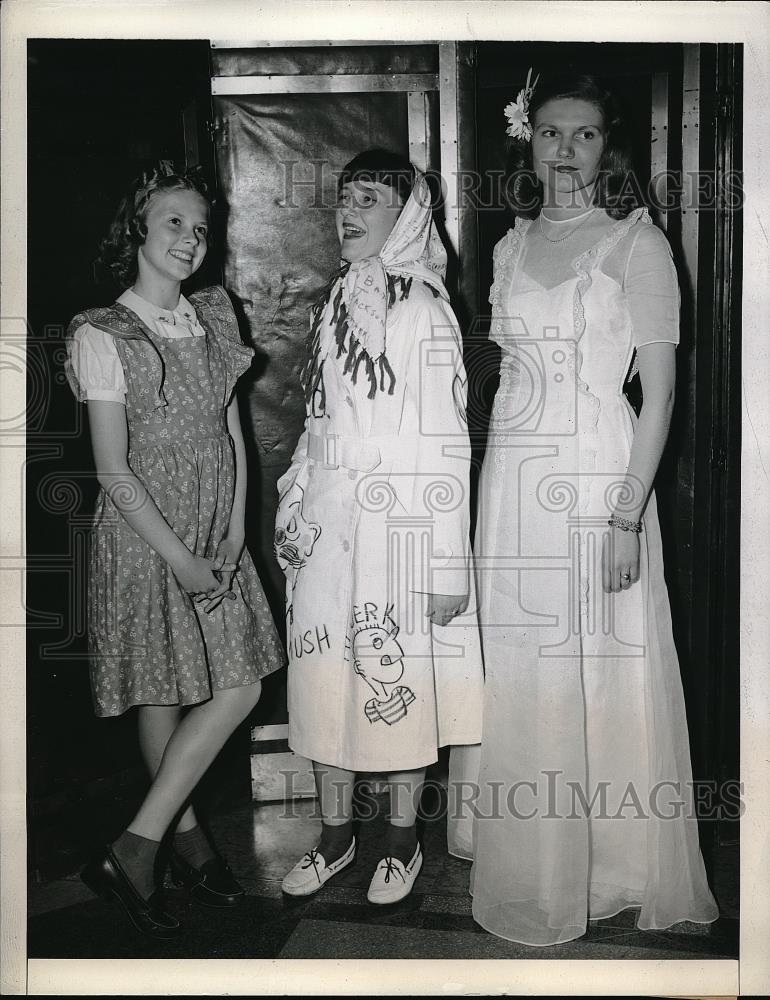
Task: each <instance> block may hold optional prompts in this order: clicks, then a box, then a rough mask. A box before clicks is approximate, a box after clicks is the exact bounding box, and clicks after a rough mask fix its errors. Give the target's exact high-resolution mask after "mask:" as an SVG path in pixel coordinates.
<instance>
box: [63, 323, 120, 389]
mask: <svg viewBox="0 0 770 1000" xmlns="http://www.w3.org/2000/svg"><path fill="white" fill-rule="evenodd" d="M67 361H68V365H67V369H68V370H67V375H68V377H69V381H70V385H71V386H72V389H73V392H75V395H76V396H77V397H78V399H79V400H81V401H82V400H88V399H104V400H108V401H110V402H114V403H125V402H126V378H125V375H124V373H123V365H122V364H121V363H120V357H119V356H118V349H117V347H116V346H115V338H114V337H113V336H111V335H110V334H109V333H106V332H105V331H104V330H99V329H97V328H96V327H95V326H91V324H90V323H84V324H83V325H82V326H80V327H78V328H77V330H75V331H74V333H73V334H72V335H71V336H70V337H68V338H67Z"/></svg>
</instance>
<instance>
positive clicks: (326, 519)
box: [275, 150, 483, 903]
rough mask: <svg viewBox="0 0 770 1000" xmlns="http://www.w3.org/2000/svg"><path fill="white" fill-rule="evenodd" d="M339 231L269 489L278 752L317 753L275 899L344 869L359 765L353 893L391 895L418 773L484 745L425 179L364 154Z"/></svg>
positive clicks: (459, 391) (401, 892) (409, 831)
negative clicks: (283, 586)
mask: <svg viewBox="0 0 770 1000" xmlns="http://www.w3.org/2000/svg"><path fill="white" fill-rule="evenodd" d="M336 222H337V232H338V235H339V239H340V243H341V248H342V258H343V263H342V269H341V271H340V273H339V275H338V276H337V277H336V278H335V279H334V280H333V282H332V283H331V285H330V288H329V289H328V291H327V293H326V294H325V295H324V296H323V297H322V299H321V300H320V302H319V303H318V305H317V306H316V308H315V309H314V312H313V317H312V325H311V331H310V338H309V341H308V357H307V361H306V364H305V367H304V370H303V373H302V382H303V387H304V390H305V395H306V404H307V416H306V422H305V430H304V433H303V434H302V436H301V438H300V441H299V443H298V445H297V449H296V451H295V454H294V456H293V459H292V463H291V466H290V468H289V470H288V471H287V472H286V474H285V475H284V476H283V477H282V478H281V480H280V481H279V484H278V489H279V493H280V506H279V510H278V515H277V519H276V531H275V549H276V555H277V558H278V560H279V562H280V564H281V566H282V567H283V569H284V571H285V573H286V577H287V638H288V646H289V656H290V665H289V684H288V700H289V745H290V746H291V748H292V750H294V751H295V752H296V753H298V754H300V755H302V756H304V757H307V758H309V759H310V760H311V761H313V764H314V770H315V776H316V784H317V788H318V795H319V801H320V807H321V812H322V818H323V832H322V836H321V840H320V843H319V844H318V845H317V846H316V847H315V848H314V849H313V850H311V851H309V852H308V853H307V854H306V855H304V857H303V858H301V859H300V861H299V862H298V863H297V864H296V865H295V867H294V868H293V869H292V870H291V871H290V872H289V873H288V875H287V876H286V878H285V879H284V882H283V889H284V891H285V892H287V893H289V894H291V895H296V896H304V895H309V894H310V893H312V892H315V891H317V890H318V889H320V888H321V886H322V885H323V884H324V883H325V882H326V881H327V880H328V879H329V878H330V877H331V876H332V875H334V874H335V873H337V872H339V871H341V870H342V869H343V868H345V867H346V866H347V865H349V864H350V863H351V862H352V861H353V858H354V854H355V839H354V837H353V832H352V798H353V784H354V779H355V773H356V772H357V771H367V772H371V771H376V772H384V773H387V775H388V778H389V780H390V783H391V815H390V823H389V825H388V839H387V843H386V844H385V845H384V847H383V852H382V860H381V861H380V863H379V864H378V865H377V867H376V870H375V872H374V876H373V878H372V882H371V886H370V889H369V894H368V898H369V900H370V901H371V902H373V903H390V902H395V901H397V900H398V899H401V898H403V897H405V896H406V895H408V893H409V892H410V891H411V888H412V886H413V884H414V880H415V879H416V877H417V875H418V873H419V871H420V867H421V865H422V853H421V850H420V846H419V844H418V842H417V837H416V831H415V821H416V815H417V806H418V802H419V794H420V790H421V787H422V784H423V781H424V775H425V768H426V766H427V765H429V764H431V763H433V762H435V761H436V759H437V750H438V748H439V747H440V746H444V745H448V744H458V743H460V744H465V743H476V742H478V740H479V739H480V716H481V704H482V688H483V670H482V664H481V655H480V644H479V637H478V630H477V628H476V620H475V600H474V597H473V584H472V578H471V575H470V574H469V572H468V561H469V541H468V529H469V517H468V475H469V459H470V449H469V443H468V435H467V429H466V424H465V373H464V369H463V365H462V354H461V340H460V335H459V331H458V327H457V321H456V319H455V316H454V314H453V312H452V310H451V308H450V306H449V302H448V296H447V292H446V289H445V287H444V283H443V275H444V271H445V266H446V253H445V250H444V247H443V245H442V244H441V241H440V239H439V237H438V235H437V234H436V232H435V229H434V226H433V222H432V214H431V199H430V192H429V189H428V185H427V182H426V181H425V178H424V177H422V176H420V175H418V174H417V172H416V171H415V170H414V168H413V167H412V165H411V164H410V163H409V162H408V161H407V160H404V159H402V158H401V157H399V156H396V155H395V154H391V153H387V152H385V151H382V150H370V151H368V152H366V153H362V154H360V155H359V156H357V157H356V158H355V159H354V160H352V161H351V162H350V163H349V164H348V165H347V167H346V168H345V169H344V171H343V172H342V175H341V178H340V182H339V204H338V208H337V215H336ZM468 609H469V610H468ZM450 622H452V625H451V626H450V627H447V626H449V623H450Z"/></svg>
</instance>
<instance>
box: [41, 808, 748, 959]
mask: <svg viewBox="0 0 770 1000" xmlns="http://www.w3.org/2000/svg"><path fill="white" fill-rule="evenodd" d="M289 810H290V814H287V811H286V807H284V806H283V805H276V804H253V803H251V802H246V803H244V802H240V803H235V804H231V805H230V806H229V807H228V808H224V809H222V810H221V811H220V812H219V813H218V814H217V815H216V816H215V817H214V818H213V819H212V821H211V829H212V833H213V835H214V837H215V839H216V842H217V844H218V846H219V848H220V850H221V851H222V852H223V853H224V854H225V855H226V856H227V858H228V860H229V862H230V864H231V867H232V868H233V870H234V871H235V872H236V874H237V875H238V877H239V878H240V880H241V881H242V883H243V884H244V886H245V887H246V889H247V892H248V896H247V898H246V900H245V901H244V902H243V903H242V905H240V906H238V907H237V908H234V909H233V910H231V911H230V910H225V911H211V910H206V909H204V908H202V907H198V906H196V905H194V904H191V903H190V901H189V900H188V899H187V898H186V896H185V894H184V893H183V892H182V891H181V890H176V889H173V888H172V887H171V888H169V890H168V899H169V903H168V905H169V908H170V909H171V910H172V911H173V912H174V913H175V914H176V915H177V916H178V917H179V919H180V920H181V921H182V922H183V923H184V926H185V933H184V935H182V936H181V937H180V938H178V939H176V940H175V941H173V942H166V943H159V942H155V941H152V940H149V939H145V938H143V937H142V936H140V935H138V934H137V933H135V932H134V931H133V930H132V929H131V928H130V926H129V925H128V924H127V923H126V922H124V921H123V920H122V918H120V915H119V914H118V913H117V912H116V910H115V908H114V907H113V906H112V905H111V904H108V903H105V902H103V901H101V900H99V899H95V898H94V897H93V896H92V895H91V894H90V893H89V892H88V890H87V889H85V887H84V886H82V884H81V883H80V881H79V879H78V877H77V873H76V872H73V871H68V872H67V873H66V874H65V873H63V872H62V873H58V875H51V876H49V877H44V878H43V880H42V881H41V882H39V883H37V884H33V885H31V886H30V894H29V910H30V920H29V928H28V955H29V957H30V958H191V957H195V958H301V959H314V958H340V959H345V958H348V959H350V958H383V957H388V958H421V959H431V958H433V959H482V958H483V959H503V958H536V959H629V958H633V959H701V960H702V959H704V958H735V957H737V941H738V931H737V919H736V917H737V909H736V908H735V907H736V901H735V891H736V887H737V851H736V850H735V849H731V850H732V854H730V853H729V852H728V853H724V854H723V855H722V856H721V857H720V863H719V866H718V870H717V872H716V873H715V878H714V884H715V890H716V894H717V896H718V898H719V902H720V906H721V908H722V912H723V914H725V915H724V916H723V917H722V918H720V920H719V921H717V922H716V923H715V924H712V925H710V926H703V925H697V924H679V925H676V926H675V927H674V928H672V929H670V930H667V931H660V932H650V931H647V932H642V931H637V930H636V928H635V913H634V911H632V910H626V911H625V912H623V913H621V914H619V915H617V916H616V917H612V918H610V919H608V920H601V921H593V922H591V924H590V929H589V931H588V933H587V934H586V935H585V936H584V937H582V938H580V939H579V940H577V941H572V942H569V943H567V944H564V945H558V946H554V947H551V948H546V949H541V948H532V947H527V946H524V945H520V944H515V943H513V942H509V941H504V940H501V939H500V938H496V937H494V936H492V935H490V934H488V933H486V932H485V931H483V930H482V929H481V928H480V927H479V926H478V925H477V924H476V923H475V922H474V920H473V918H472V916H471V909H470V898H469V896H468V891H467V888H468V873H469V868H470V865H469V863H467V862H465V861H461V860H459V859H457V858H453V857H450V856H449V855H447V853H446V846H445V830H444V824H443V822H442V821H441V820H436V821H433V822H428V823H425V824H424V825H423V827H422V840H423V848H424V853H425V864H424V867H423V870H422V872H421V874H420V876H419V878H418V880H417V882H416V885H415V889H414V891H413V893H412V895H411V896H410V897H409V898H408V899H406V900H404V901H403V902H402V903H400V904H396V905H395V906H390V907H374V906H371V905H369V904H368V903H367V902H366V889H367V887H368V884H369V880H370V878H371V875H372V872H373V871H374V867H375V865H376V863H377V861H378V859H379V856H380V848H381V843H382V838H383V834H384V822H385V821H384V818H383V810H380V815H378V816H377V817H375V818H374V819H371V820H368V821H367V822H366V823H362V824H361V828H360V831H359V850H358V853H357V859H356V862H355V864H354V865H352V866H351V867H350V868H348V869H346V870H345V871H343V872H341V873H340V874H339V875H338V876H336V877H335V878H334V880H333V881H332V882H330V883H329V884H328V885H326V886H325V887H324V888H323V889H322V890H321V891H320V892H319V893H318V894H317V895H315V896H312V897H309V898H306V899H304V900H294V899H290V898H288V897H285V896H283V894H282V893H281V891H280V881H281V878H282V877H283V875H284V874H285V872H286V871H287V870H288V869H289V868H290V867H291V866H292V864H293V863H294V862H295V861H296V860H297V859H298V858H299V856H300V855H301V854H302V853H303V852H304V851H305V850H306V849H307V848H308V847H310V846H312V844H313V843H315V840H316V838H317V834H318V829H319V821H318V820H317V819H316V818H314V817H313V815H312V812H313V810H314V803H312V802H304V803H303V802H300V803H294V804H292V805H290V807H289ZM76 853H77V852H76V851H73V850H72V849H70V850H69V851H66V850H64V849H63V853H62V851H60V855H61V856H60V858H59V865H60V867H61V865H64V866H65V867H66V866H67V863H68V862H69V864H70V866H71V863H72V861H73V860H74V856H75V854H76ZM62 876H63V877H62Z"/></svg>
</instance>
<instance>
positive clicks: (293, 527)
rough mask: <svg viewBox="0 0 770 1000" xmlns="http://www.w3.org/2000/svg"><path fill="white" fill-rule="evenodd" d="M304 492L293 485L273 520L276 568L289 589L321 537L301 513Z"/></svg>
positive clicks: (316, 527)
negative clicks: (281, 573) (286, 581)
mask: <svg viewBox="0 0 770 1000" xmlns="http://www.w3.org/2000/svg"><path fill="white" fill-rule="evenodd" d="M304 499H305V491H304V490H303V489H302V487H301V486H298V485H297V484H296V483H295V484H294V485H293V486H292V487H291V489H289V490H287V491H286V492H285V493H284V495H283V496H282V497H281V502H280V504H279V505H278V515H277V517H276V524H275V535H274V536H273V545H274V547H275V557H276V559H277V560H278V565H279V566H280V567H281V569H282V570H283V572H284V573H285V574H286V578H287V579H288V580H289V581H290V583H291V586H292V589H293V588H294V586H295V585H296V582H297V576H298V575H299V571H300V570H301V569H302V567H303V566H304V565H305V563H306V562H307V560H308V559H309V558H310V556H311V555H312V554H313V547H314V546H315V543H316V542H317V541H318V537H319V535H320V534H321V525H320V524H314V523H313V521H307V520H306V519H305V515H304V514H303V512H302V503H303V501H304Z"/></svg>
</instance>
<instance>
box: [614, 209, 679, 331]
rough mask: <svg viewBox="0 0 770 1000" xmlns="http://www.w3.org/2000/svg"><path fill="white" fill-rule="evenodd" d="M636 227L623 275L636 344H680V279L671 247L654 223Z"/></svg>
mask: <svg viewBox="0 0 770 1000" xmlns="http://www.w3.org/2000/svg"><path fill="white" fill-rule="evenodd" d="M637 228H638V232H637V233H636V235H635V238H634V242H633V244H632V246H631V249H630V252H629V256H628V261H627V263H626V270H625V276H624V279H623V289H624V291H625V293H626V297H627V301H628V310H629V313H630V316H631V324H632V326H633V340H634V347H637V348H638V347H643V346H644V345H645V344H656V343H666V344H678V343H679V282H678V280H677V275H676V268H675V267H674V261H673V258H672V256H671V248H670V246H669V245H668V240H667V239H666V237H665V236H664V235H663V233H662V232H661V231H660V230H659V229H658V228H656V227H655V226H652V225H646V226H641V225H640V226H638V227H637Z"/></svg>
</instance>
